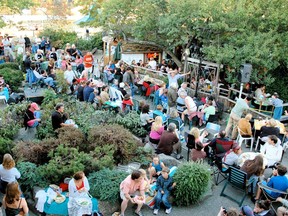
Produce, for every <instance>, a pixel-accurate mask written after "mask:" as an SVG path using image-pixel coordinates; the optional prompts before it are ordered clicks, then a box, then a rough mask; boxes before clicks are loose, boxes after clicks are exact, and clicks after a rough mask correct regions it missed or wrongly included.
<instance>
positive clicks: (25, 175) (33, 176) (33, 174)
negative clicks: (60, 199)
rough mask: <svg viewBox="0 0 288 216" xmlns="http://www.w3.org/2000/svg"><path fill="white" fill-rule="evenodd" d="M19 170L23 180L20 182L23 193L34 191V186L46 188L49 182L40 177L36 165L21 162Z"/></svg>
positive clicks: (18, 165) (18, 166)
mask: <svg viewBox="0 0 288 216" xmlns="http://www.w3.org/2000/svg"><path fill="white" fill-rule="evenodd" d="M17 168H18V170H19V172H20V173H21V178H20V179H19V180H18V181H19V183H20V185H21V189H22V190H23V191H25V192H26V191H32V189H33V187H34V186H39V187H45V186H47V185H48V182H46V181H45V179H44V178H43V177H42V176H41V175H40V173H39V170H38V167H37V165H36V164H34V163H31V162H20V163H18V164H17Z"/></svg>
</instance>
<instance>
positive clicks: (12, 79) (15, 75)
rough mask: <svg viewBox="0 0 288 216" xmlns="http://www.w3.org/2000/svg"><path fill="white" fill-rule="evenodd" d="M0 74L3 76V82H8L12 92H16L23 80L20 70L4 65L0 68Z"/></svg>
mask: <svg viewBox="0 0 288 216" xmlns="http://www.w3.org/2000/svg"><path fill="white" fill-rule="evenodd" d="M0 74H1V75H2V76H3V77H4V80H5V82H6V83H7V84H9V87H10V88H11V90H12V92H17V91H18V88H19V87H20V86H21V85H22V81H23V80H24V77H23V73H22V71H20V70H19V69H17V70H15V69H12V68H9V67H4V68H2V69H0Z"/></svg>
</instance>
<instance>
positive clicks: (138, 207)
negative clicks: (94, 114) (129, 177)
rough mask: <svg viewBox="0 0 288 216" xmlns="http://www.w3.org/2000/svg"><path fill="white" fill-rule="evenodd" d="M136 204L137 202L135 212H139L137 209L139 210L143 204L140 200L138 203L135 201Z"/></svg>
mask: <svg viewBox="0 0 288 216" xmlns="http://www.w3.org/2000/svg"><path fill="white" fill-rule="evenodd" d="M137 204H138V205H137V209H136V212H139V211H140V210H141V208H142V206H143V203H142V202H139V203H137Z"/></svg>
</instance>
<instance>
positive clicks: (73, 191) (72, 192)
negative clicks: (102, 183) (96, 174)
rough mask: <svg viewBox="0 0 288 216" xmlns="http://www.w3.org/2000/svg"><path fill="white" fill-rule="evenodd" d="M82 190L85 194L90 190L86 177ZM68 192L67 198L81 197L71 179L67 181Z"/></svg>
mask: <svg viewBox="0 0 288 216" xmlns="http://www.w3.org/2000/svg"><path fill="white" fill-rule="evenodd" d="M84 188H85V189H86V191H87V192H88V191H89V190H90V186H89V182H88V180H87V178H86V177H84ZM68 190H69V197H79V196H80V195H81V193H80V192H78V190H77V188H76V185H75V181H74V179H73V178H72V179H71V180H70V181H69V186H68ZM82 193H83V192H82Z"/></svg>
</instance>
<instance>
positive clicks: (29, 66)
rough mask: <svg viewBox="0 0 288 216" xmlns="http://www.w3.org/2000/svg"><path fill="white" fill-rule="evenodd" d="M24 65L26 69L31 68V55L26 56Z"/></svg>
mask: <svg viewBox="0 0 288 216" xmlns="http://www.w3.org/2000/svg"><path fill="white" fill-rule="evenodd" d="M24 67H25V69H26V70H27V69H30V68H31V59H30V56H28V57H26V59H25V61H24Z"/></svg>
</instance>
